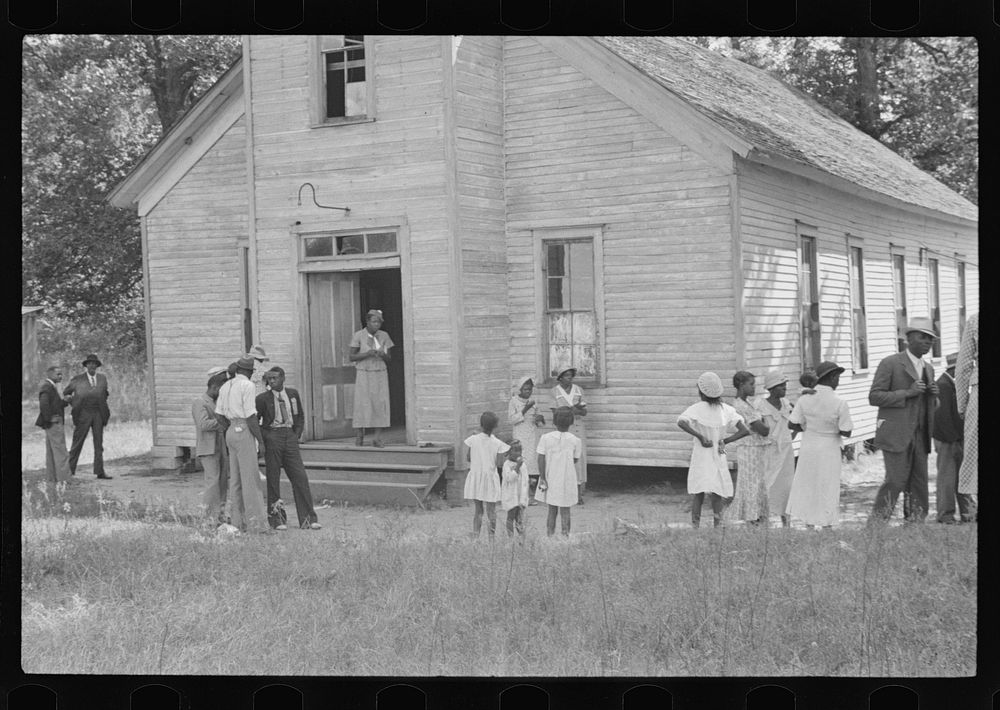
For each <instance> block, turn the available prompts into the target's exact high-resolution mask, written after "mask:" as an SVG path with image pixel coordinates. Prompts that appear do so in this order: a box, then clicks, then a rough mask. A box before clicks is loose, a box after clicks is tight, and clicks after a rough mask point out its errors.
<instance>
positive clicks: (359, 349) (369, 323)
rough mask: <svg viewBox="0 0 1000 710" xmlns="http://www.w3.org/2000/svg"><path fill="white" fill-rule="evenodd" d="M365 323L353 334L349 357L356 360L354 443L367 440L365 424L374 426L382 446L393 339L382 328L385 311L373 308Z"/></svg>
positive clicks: (361, 442)
mask: <svg viewBox="0 0 1000 710" xmlns="http://www.w3.org/2000/svg"><path fill="white" fill-rule="evenodd" d="M365 322H366V325H365V327H364V328H362V329H361V330H359V331H358V332H357V333H355V334H354V337H353V338H351V346H350V351H349V354H348V357H349V358H350V360H351V361H352V362H353V363H354V365H355V369H356V371H357V377H356V379H355V381H354V413H353V414H352V419H353V424H354V430H355V434H356V436H355V439H354V441H355V444H357V445H358V446H363V445H364V443H365V427H373V428H374V429H375V441H374V442H373V444H372V445H373V446H383V444H382V429H383V428H385V427H387V426H389V370H388V368H387V367H386V363H387V362H389V360H390V359H391V356H390V355H389V349H390V348H392V346H393V345H394V343H393V342H392V338H390V337H389V334H388V333H386V332H385V331H384V330H381V328H382V311H379V310H375V309H372V310H370V311H368V314H367V315H366V316H365Z"/></svg>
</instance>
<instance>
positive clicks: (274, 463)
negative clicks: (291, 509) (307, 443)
mask: <svg viewBox="0 0 1000 710" xmlns="http://www.w3.org/2000/svg"><path fill="white" fill-rule="evenodd" d="M264 446H265V447H266V450H265V452H264V462H265V466H266V469H265V470H266V472H267V473H266V475H267V512H268V522H269V523H270V525H271V527H275V526H277V525H278V523H279V522H280V520H279V518H278V516H277V515H275V513H274V511H273V509H272V508H273V506H274V504H275V502H277V500H278V499H279V498H281V487H280V485H279V484H280V481H281V469H282V468H284V469H285V475H286V476H287V477H288V482H289V483H291V484H292V495H293V496H294V497H295V513H296V515H297V516H298V518H299V527H303V526H308V525H309V524H310V523H315V522H318V521H319V518H318V517H317V516H316V510H315V509H314V508H313V498H312V492H311V491H310V490H309V478H308V477H307V476H306V467H305V465H304V464H303V463H302V453H301V452H300V451H299V437H298V434H296V433H295V431H294V430H292V429H290V428H288V427H277V428H275V429H265V430H264Z"/></svg>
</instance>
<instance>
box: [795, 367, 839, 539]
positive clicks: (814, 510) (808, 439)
mask: <svg viewBox="0 0 1000 710" xmlns="http://www.w3.org/2000/svg"><path fill="white" fill-rule="evenodd" d="M843 371H844V368H842V367H839V366H838V365H837V363H835V362H821V363H820V364H819V365H818V366H817V367H816V377H817V378H818V381H817V383H816V394H813V395H809V396H808V397H799V400H798V401H797V402H796V403H795V407H794V409H792V413H791V415H790V416H789V418H788V426H789V427H790V428H791V429H792V430H793V431H796V432H798V431H801V432H803V434H802V446H801V448H800V449H799V465H798V467H797V468H796V469H795V477H794V478H793V479H792V489H791V491H790V492H789V494H788V511H787V512H788V515H789V516H791V517H795V518H799V519H801V520H802V521H803V522H805V524H806V527H808V528H812V527H814V526H816V525H822V526H823V527H826V528H829V527H831V526H833V524H834V523H836V522H837V521H838V519H839V517H840V444H841V438H842V437H844V438H846V437H849V436H850V435H851V429H852V428H853V426H854V425H853V423H852V422H851V410H850V407H848V405H847V402H845V401H844V400H842V399H841V398H840V397H838V396H837V393H836V392H834V390H836V389H837V385H839V384H840V373H841V372H843Z"/></svg>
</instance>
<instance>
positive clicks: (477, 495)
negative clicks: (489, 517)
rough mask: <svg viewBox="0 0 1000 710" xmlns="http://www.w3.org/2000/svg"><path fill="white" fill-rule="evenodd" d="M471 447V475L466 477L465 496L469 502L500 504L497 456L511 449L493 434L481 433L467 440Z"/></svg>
mask: <svg viewBox="0 0 1000 710" xmlns="http://www.w3.org/2000/svg"><path fill="white" fill-rule="evenodd" d="M465 445H466V446H468V447H469V473H468V475H467V476H466V477H465V490H464V495H465V498H467V499H468V500H481V501H483V502H484V503H499V502H500V476H499V475H498V474H497V454H505V453H507V452H508V451H510V447H509V446H508V445H507V444H505V443H504V442H502V441H500V439H498V438H496V437H495V436H493V435H492V434H484V433H483V432H479V433H478V434H473V435H472V436H470V437H469V438H468V439H466V440H465Z"/></svg>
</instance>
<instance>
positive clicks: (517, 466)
mask: <svg viewBox="0 0 1000 710" xmlns="http://www.w3.org/2000/svg"><path fill="white" fill-rule="evenodd" d="M500 479H501V480H500V507H502V508H503V509H504V510H506V511H507V535H510V536H512V535H513V534H514V528H515V527H516V528H517V532H518V533H519V534H521V535H524V510H525V508H526V507H527V505H528V489H529V485H528V484H529V481H528V464H527V462H526V461H525V460H524V457H523V456H521V442H520V441H518V440H517V439H514V440H513V441H511V442H510V450H508V451H507V459H506V460H505V461H504V462H503V471H502V472H501V474H500Z"/></svg>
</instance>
